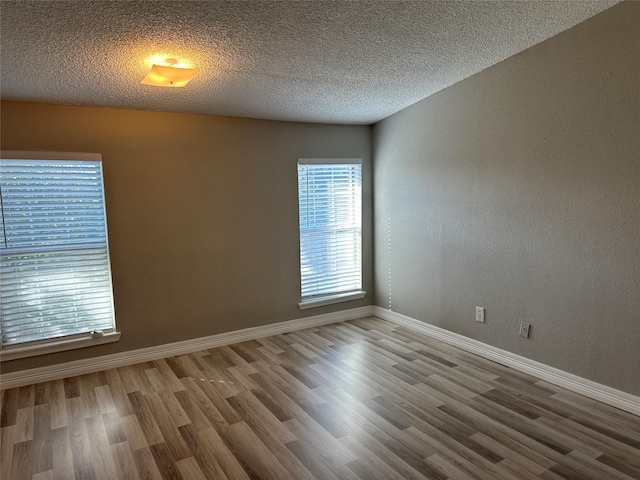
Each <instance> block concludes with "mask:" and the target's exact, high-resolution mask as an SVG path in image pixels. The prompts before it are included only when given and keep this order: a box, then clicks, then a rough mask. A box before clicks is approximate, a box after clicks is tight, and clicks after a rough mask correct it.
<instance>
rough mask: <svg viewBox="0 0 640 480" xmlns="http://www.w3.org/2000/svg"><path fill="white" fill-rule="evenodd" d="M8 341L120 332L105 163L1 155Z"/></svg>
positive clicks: (0, 286) (1, 283)
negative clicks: (116, 317) (115, 310)
mask: <svg viewBox="0 0 640 480" xmlns="http://www.w3.org/2000/svg"><path fill="white" fill-rule="evenodd" d="M0 187H1V189H2V191H1V194H2V217H3V218H2V222H3V230H2V236H3V238H2V242H0V269H1V275H0V299H1V306H0V313H1V314H2V318H1V320H0V327H1V335H2V344H3V345H5V346H7V345H14V344H20V343H25V342H31V341H38V340H44V339H52V338H58V337H64V336H69V335H76V334H81V333H86V332H90V331H92V330H94V329H96V330H103V331H110V330H113V329H114V326H115V325H114V313H113V296H112V288H111V273H110V267H109V254H108V245H107V226H106V217H105V205H104V194H103V184H102V166H101V162H99V161H78V160H12V159H1V160H0Z"/></svg>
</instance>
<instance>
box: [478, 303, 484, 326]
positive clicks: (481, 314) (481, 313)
mask: <svg viewBox="0 0 640 480" xmlns="http://www.w3.org/2000/svg"><path fill="white" fill-rule="evenodd" d="M476 322H482V323H484V308H482V307H476Z"/></svg>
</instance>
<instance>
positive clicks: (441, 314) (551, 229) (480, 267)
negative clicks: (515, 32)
mask: <svg viewBox="0 0 640 480" xmlns="http://www.w3.org/2000/svg"><path fill="white" fill-rule="evenodd" d="M638 52H640V3H629V2H626V3H623V4H620V5H618V6H615V7H613V8H611V9H610V10H607V11H605V12H604V13H601V14H599V15H597V16H596V17H594V18H592V19H590V20H588V21H586V22H585V23H583V24H580V25H578V26H576V27H574V28H573V29H570V30H568V31H566V32H564V33H562V34H560V35H558V36H556V37H554V38H552V39H550V40H548V41H545V42H543V43H541V44H539V45H537V46H535V47H533V48H531V49H529V50H527V51H525V52H523V53H521V54H519V55H517V56H515V57H512V58H510V59H508V60H506V61H504V62H502V63H500V64H498V65H496V66H494V67H492V68H489V69H487V70H485V71H483V72H481V73H479V74H477V75H475V76H473V77H471V78H469V79H467V80H464V81H462V82H460V83H458V84H456V85H454V86H452V87H450V88H448V89H446V90H444V91H441V92H439V93H437V94H436V95H433V96H432V97H430V98H427V99H425V100H423V101H421V102H419V103H417V104H415V105H413V106H411V107H409V108H407V109H405V110H403V111H401V112H400V113H398V114H396V115H393V116H392V117H390V118H388V119H386V120H384V121H382V122H381V123H379V124H377V125H376V126H375V127H374V159H375V160H374V218H375V231H374V237H375V254H374V265H375V271H376V273H375V282H374V283H375V286H376V299H375V301H376V305H379V306H381V307H384V308H391V310H393V311H396V312H399V313H401V314H405V315H408V316H410V317H413V318H416V319H419V320H422V321H424V322H427V323H430V324H433V325H437V326H439V327H442V328H444V329H447V330H450V331H452V332H456V333H459V334H462V335H465V336H468V337H471V338H474V339H477V340H479V341H481V342H485V343H488V344H490V345H494V346H496V347H499V348H502V349H505V350H508V351H511V352H514V353H516V354H519V355H523V356H525V357H528V358H531V359H534V360H537V361H540V362H543V363H545V364H548V365H551V366H554V367H557V368H560V369H562V370H565V371H568V372H572V373H574V374H577V375H580V376H582V377H586V378H588V379H591V380H594V381H596V382H600V383H602V384H605V385H609V386H612V387H615V388H618V389H621V390H624V391H627V392H630V393H633V394H636V395H637V394H640V365H639V363H640V61H639V57H638ZM476 306H482V307H485V308H486V311H487V322H486V324H481V323H476V322H475V321H474V313H475V307H476ZM521 320H524V321H526V322H530V323H531V324H532V329H531V337H530V338H529V339H524V338H521V337H519V336H518V328H519V323H520V321H521Z"/></svg>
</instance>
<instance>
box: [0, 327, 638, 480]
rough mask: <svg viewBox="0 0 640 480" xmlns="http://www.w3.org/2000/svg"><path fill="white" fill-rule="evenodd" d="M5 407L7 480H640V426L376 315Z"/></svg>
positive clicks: (96, 376) (1, 417) (87, 381)
mask: <svg viewBox="0 0 640 480" xmlns="http://www.w3.org/2000/svg"><path fill="white" fill-rule="evenodd" d="M0 402H1V413H0V426H1V430H0V440H1V445H0V454H1V460H0V461H1V464H0V474H1V476H2V478H3V480H4V478H7V479H12V480H13V479H15V480H18V479H22V478H24V479H35V480H47V479H55V480H57V479H64V480H69V479H77V480H80V479H89V478H91V479H93V478H113V479H132V480H138V479H188V480H192V479H193V480H202V479H216V480H217V479H221V480H224V479H231V480H237V479H243V478H245V479H249V478H251V479H278V480H282V479H296V480H303V479H308V480H312V479H314V478H315V479H322V480H336V479H345V480H358V479H360V480H367V479H377V478H380V479H413V480H424V479H430V480H447V479H451V480H470V479H474V480H477V479H481V480H483V479H485V480H536V479H538V480H540V479H543V480H559V479H560V480H562V479H564V480H567V479H569V480H571V479H579V480H638V479H640V418H638V417H636V416H634V415H631V414H629V413H627V412H622V411H620V410H617V409H615V408H613V407H611V406H609V405H604V404H601V403H598V402H596V401H594V400H592V399H589V398H586V397H583V396H580V395H578V394H576V393H573V392H569V391H567V390H565V389H563V388H561V387H557V386H555V385H551V384H549V383H547V382H544V381H542V380H540V379H537V378H535V377H532V376H530V375H527V374H524V373H522V372H517V371H515V370H512V369H510V368H507V367H504V366H502V365H498V364H495V363H493V362H490V361H488V360H486V359H484V358H480V357H477V356H475V355H473V354H470V353H468V352H464V351H462V350H459V349H457V348H455V347H452V346H451V345H447V344H443V343H441V342H439V341H437V340H435V339H433V338H430V337H428V336H425V335H422V334H419V333H417V332H413V331H411V330H410V329H407V328H405V327H398V326H397V325H394V324H392V323H389V322H386V321H383V320H380V319H376V318H363V319H358V320H354V321H350V322H342V323H338V324H334V325H325V326H321V327H316V328H310V329H306V330H301V331H298V332H291V333H287V334H280V335H275V336H273V337H267V338H263V339H258V340H251V341H247V342H242V343H239V344H236V345H229V346H224V347H220V348H214V349H209V350H204V351H199V352H193V353H190V354H188V355H180V356H177V357H170V358H166V359H162V360H155V361H152V362H144V363H141V364H136V365H129V366H125V367H119V368H116V369H112V370H107V371H104V372H97V373H93V374H89V375H81V376H78V377H71V378H66V379H63V380H55V381H51V382H44V383H39V384H37V385H29V386H25V387H20V388H14V389H9V390H5V391H3V392H2V394H1V396H0Z"/></svg>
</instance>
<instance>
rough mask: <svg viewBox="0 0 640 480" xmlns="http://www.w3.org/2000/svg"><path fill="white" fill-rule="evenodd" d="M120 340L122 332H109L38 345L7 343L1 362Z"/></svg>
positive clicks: (0, 356) (1, 354)
mask: <svg viewBox="0 0 640 480" xmlns="http://www.w3.org/2000/svg"><path fill="white" fill-rule="evenodd" d="M118 340H120V332H107V333H105V334H104V335H102V336H101V337H99V336H92V335H91V334H87V335H83V336H81V337H75V338H69V339H62V340H53V341H48V342H43V343H38V344H37V345H28V346H22V347H19V346H16V347H9V346H6V345H5V346H4V347H3V348H2V350H0V362H7V361H9V360H16V359H18V358H27V357H35V356H37V355H46V354H47V353H55V352H64V351H66V350H75V349H76V348H85V347H92V346H94V345H101V344H103V343H112V342H117V341H118Z"/></svg>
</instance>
